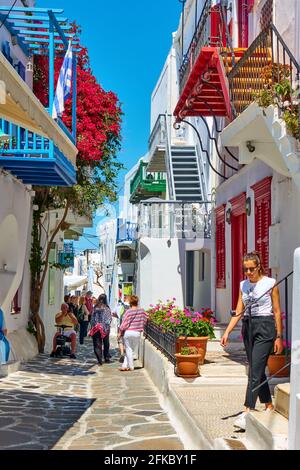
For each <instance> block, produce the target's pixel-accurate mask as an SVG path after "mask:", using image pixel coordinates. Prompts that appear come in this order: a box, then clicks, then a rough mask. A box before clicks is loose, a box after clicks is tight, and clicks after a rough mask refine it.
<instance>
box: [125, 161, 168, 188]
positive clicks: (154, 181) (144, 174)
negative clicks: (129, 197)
mask: <svg viewBox="0 0 300 470" xmlns="http://www.w3.org/2000/svg"><path fill="white" fill-rule="evenodd" d="M147 167H148V162H143V161H142V162H141V163H140V166H139V168H138V170H137V172H136V174H135V175H134V177H133V179H132V180H131V182H130V194H133V193H134V192H135V191H136V190H137V189H138V187H139V185H140V184H145V185H146V186H148V187H149V191H151V190H153V191H155V186H158V185H159V187H161V185H162V186H164V184H165V181H166V179H167V175H166V173H165V172H163V171H147Z"/></svg>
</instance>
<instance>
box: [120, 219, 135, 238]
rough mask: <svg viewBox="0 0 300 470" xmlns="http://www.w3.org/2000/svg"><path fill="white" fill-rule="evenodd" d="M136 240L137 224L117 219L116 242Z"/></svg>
mask: <svg viewBox="0 0 300 470" xmlns="http://www.w3.org/2000/svg"><path fill="white" fill-rule="evenodd" d="M136 240H137V224H134V223H132V222H127V221H124V220H122V219H118V224H117V243H121V242H134V241H136Z"/></svg>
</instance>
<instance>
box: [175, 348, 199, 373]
mask: <svg viewBox="0 0 300 470" xmlns="http://www.w3.org/2000/svg"><path fill="white" fill-rule="evenodd" d="M175 357H176V375H178V376H179V377H185V378H194V377H199V375H200V373H199V362H200V358H201V355H200V354H199V352H198V349H197V348H196V347H194V346H187V345H186V346H183V347H182V348H181V350H180V352H178V353H176V354H175Z"/></svg>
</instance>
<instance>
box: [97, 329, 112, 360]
mask: <svg viewBox="0 0 300 470" xmlns="http://www.w3.org/2000/svg"><path fill="white" fill-rule="evenodd" d="M93 344H94V353H95V355H96V358H97V360H98V362H99V364H102V345H103V349H104V359H109V334H108V335H106V336H105V338H102V336H101V334H100V332H99V331H98V332H97V333H95V334H94V336H93Z"/></svg>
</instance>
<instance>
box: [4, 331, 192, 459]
mask: <svg viewBox="0 0 300 470" xmlns="http://www.w3.org/2000/svg"><path fill="white" fill-rule="evenodd" d="M119 365H120V364H119V362H118V360H117V353H116V351H113V358H112V364H104V365H103V366H102V367H99V366H98V365H97V364H96V360H95V356H94V353H93V351H92V343H91V340H90V339H88V340H87V342H86V344H85V345H84V346H81V347H80V350H79V351H78V353H77V359H76V360H73V361H72V360H70V359H60V360H59V359H50V358H49V357H48V356H46V355H40V356H38V357H37V358H36V359H34V360H32V361H30V362H28V363H26V364H24V365H23V366H22V369H21V371H19V372H16V373H14V374H12V375H10V376H9V377H7V378H5V379H0V450H4V449H19V450H23V449H24V450H25V449H34V450H39V449H44V450H48V449H54V450H100V449H118V450H135V449H142V450H155V449H157V450H160V449H163V450H177V449H178V450H180V449H183V446H182V443H181V441H180V440H179V438H178V436H177V434H176V431H175V430H174V428H173V427H172V425H171V423H170V421H169V418H168V416H167V414H166V413H165V411H164V410H163V409H162V408H161V406H160V405H159V401H158V397H157V394H156V391H155V388H154V387H153V385H152V383H151V381H150V380H149V378H148V376H147V374H146V373H145V371H144V370H143V369H136V370H135V371H134V372H123V373H122V372H119V371H118V367H119Z"/></svg>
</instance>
